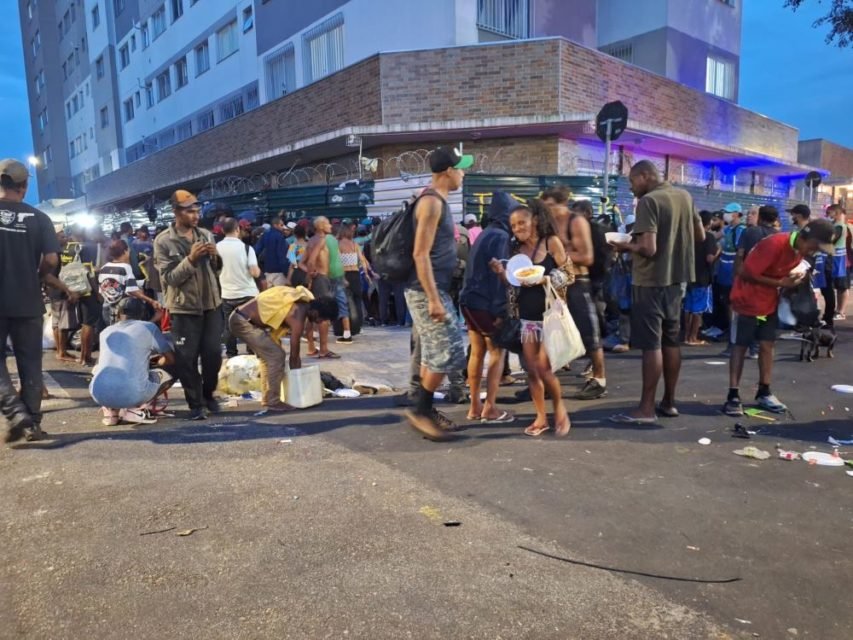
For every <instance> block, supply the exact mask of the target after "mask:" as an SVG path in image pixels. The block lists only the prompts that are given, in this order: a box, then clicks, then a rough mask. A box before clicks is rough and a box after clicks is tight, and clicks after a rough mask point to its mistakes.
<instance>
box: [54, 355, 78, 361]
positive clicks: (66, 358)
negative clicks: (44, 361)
mask: <svg viewBox="0 0 853 640" xmlns="http://www.w3.org/2000/svg"><path fill="white" fill-rule="evenodd" d="M56 359H57V360H59V361H60V362H76V361H77V358H75V357H74V356H69V355H68V354H67V353H57V354H56Z"/></svg>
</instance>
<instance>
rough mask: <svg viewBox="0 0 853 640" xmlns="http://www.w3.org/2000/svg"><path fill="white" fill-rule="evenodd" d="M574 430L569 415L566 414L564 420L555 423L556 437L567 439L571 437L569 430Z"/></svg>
mask: <svg viewBox="0 0 853 640" xmlns="http://www.w3.org/2000/svg"><path fill="white" fill-rule="evenodd" d="M571 428H572V423H571V421H570V420H569V414H568V413H564V414H563V418H562V419H560V420H555V421H554V435H555V436H557V437H558V438H565V437H566V436H567V435H569V430H570V429H571Z"/></svg>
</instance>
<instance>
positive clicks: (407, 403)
mask: <svg viewBox="0 0 853 640" xmlns="http://www.w3.org/2000/svg"><path fill="white" fill-rule="evenodd" d="M416 401H417V396H416V395H415V392H414V391H406V392H405V393H401V394H400V395H399V396H396V397H395V398H394V404H396V405H397V406H398V407H414V406H415V403H416Z"/></svg>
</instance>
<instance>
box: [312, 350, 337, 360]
mask: <svg viewBox="0 0 853 640" xmlns="http://www.w3.org/2000/svg"><path fill="white" fill-rule="evenodd" d="M317 357H318V358H321V359H323V358H325V359H327V360H340V359H341V357H340V356H339V355H338V354H337V353H335V352H334V351H327V352H326V353H324V354H323V355H320V354H319V353H318V354H317Z"/></svg>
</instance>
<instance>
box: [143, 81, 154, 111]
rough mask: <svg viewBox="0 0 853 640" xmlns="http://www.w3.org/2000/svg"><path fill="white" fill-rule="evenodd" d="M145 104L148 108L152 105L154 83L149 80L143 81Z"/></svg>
mask: <svg viewBox="0 0 853 640" xmlns="http://www.w3.org/2000/svg"><path fill="white" fill-rule="evenodd" d="M145 104H146V106H147V107H148V108H149V109H150V108H151V107H153V106H154V85H153V84H151V83H150V82H146V83H145Z"/></svg>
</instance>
